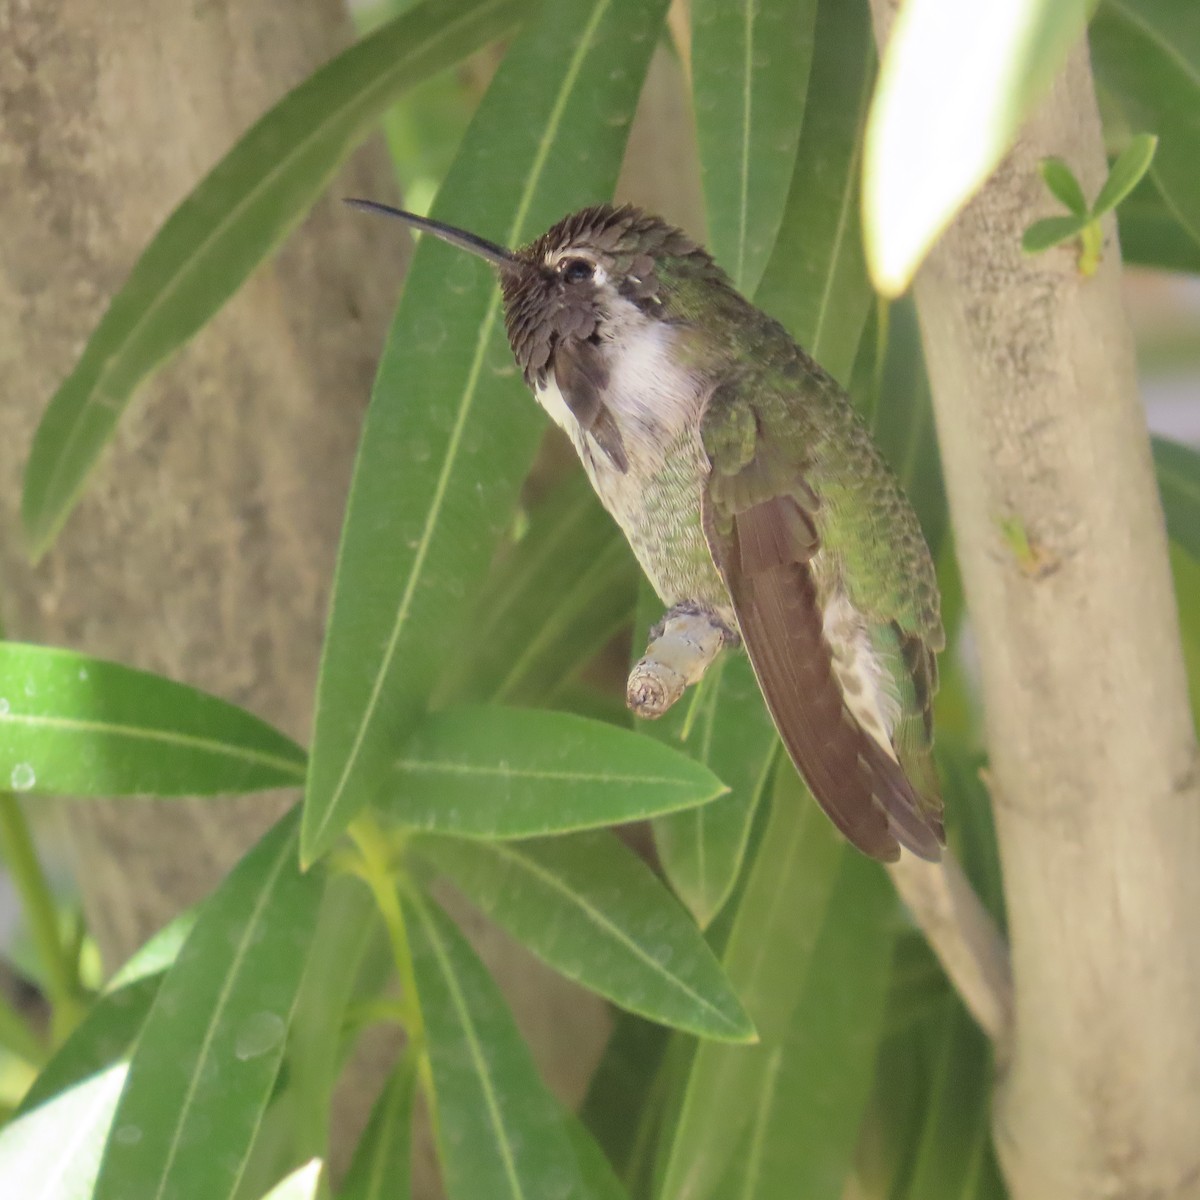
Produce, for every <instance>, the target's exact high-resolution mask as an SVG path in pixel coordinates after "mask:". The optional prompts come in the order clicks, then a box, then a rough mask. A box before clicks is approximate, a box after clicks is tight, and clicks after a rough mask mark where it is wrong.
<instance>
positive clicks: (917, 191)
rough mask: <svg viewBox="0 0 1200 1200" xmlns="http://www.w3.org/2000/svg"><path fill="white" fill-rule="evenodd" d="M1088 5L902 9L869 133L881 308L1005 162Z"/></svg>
mask: <svg viewBox="0 0 1200 1200" xmlns="http://www.w3.org/2000/svg"><path fill="white" fill-rule="evenodd" d="M1089 8H1090V4H1089V2H1088V0H1011V2H1010V3H1007V4H990V5H983V6H979V5H967V4H961V3H959V0H909V2H908V3H906V4H904V5H902V6H901V8H900V11H899V13H898V14H897V16H896V20H895V22H894V24H893V27H892V31H891V36H890V39H889V41H888V44H887V48H886V50H885V52H884V55H883V61H882V64H881V66H880V71H879V85H878V88H877V90H876V93H875V98H874V100H873V102H872V105H871V113H870V116H869V118H868V122H867V132H866V144H865V162H864V175H863V211H864V220H865V229H864V233H865V239H866V249H867V261H868V263H869V265H870V269H871V276H872V278H873V279H874V281H875V286H876V287H877V288H878V289H879V290H880V291H881V292H883V293H884V294H885V295H888V296H896V295H899V294H900V293H901V292H903V291H904V290H905V288H907V287H908V284H909V282H910V281H911V279H912V277H913V274H914V273H915V272H916V269H917V267H918V266H919V265H920V263H921V260H922V259H923V258H924V257H925V254H926V253H927V252H928V250H929V248H930V246H932V244H933V242H934V240H935V239H936V238H937V237H938V235H939V234H940V233H941V232H942V230H944V229H945V228H946V226H947V225H948V224H949V223H950V221H951V220H952V219H953V217H954V215H955V214H956V213H957V212H958V210H959V209H960V208H961V207H962V205H963V204H965V203H966V201H967V199H968V198H969V197H970V196H971V194H972V193H973V192H974V191H975V190H976V189H977V188H978V187H979V185H980V184H982V183H983V181H984V180H985V179H986V178H987V176H988V175H989V174H990V173H991V171H992V169H993V168H994V167H995V166H996V164H997V163H998V162H999V161H1000V158H1001V156H1002V155H1003V154H1004V153H1005V152H1006V151H1007V150H1008V148H1009V146H1010V145H1011V144H1012V141H1013V138H1014V137H1015V135H1016V132H1017V129H1018V127H1019V126H1020V123H1021V121H1022V120H1024V118H1025V116H1026V114H1027V113H1028V112H1029V110H1030V108H1031V106H1032V105H1033V103H1034V102H1035V101H1036V100H1037V99H1038V98H1039V97H1040V96H1041V95H1042V93H1044V92H1045V90H1046V89H1047V88H1048V87H1049V85H1050V82H1051V80H1052V79H1053V77H1054V75H1055V74H1056V73H1057V72H1058V70H1059V68H1060V67H1061V66H1062V64H1063V62H1064V61H1065V59H1066V56H1067V52H1068V50H1069V49H1070V48H1071V47H1072V46H1073V45H1074V44H1075V43H1076V42H1077V41H1078V39H1079V38H1080V37H1081V36H1082V34H1083V31H1084V27H1085V25H1086V23H1087V17H1088V11H1089Z"/></svg>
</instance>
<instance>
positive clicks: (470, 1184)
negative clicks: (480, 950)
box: [408, 901, 589, 1200]
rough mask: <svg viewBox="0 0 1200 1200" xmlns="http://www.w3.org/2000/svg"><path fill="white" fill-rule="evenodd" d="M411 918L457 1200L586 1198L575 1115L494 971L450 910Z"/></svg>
mask: <svg viewBox="0 0 1200 1200" xmlns="http://www.w3.org/2000/svg"><path fill="white" fill-rule="evenodd" d="M408 911H409V912H410V913H412V916H413V919H412V920H411V921H410V922H409V936H410V938H411V941H412V957H413V971H414V973H415V975H416V980H417V988H418V991H419V994H420V997H421V1011H422V1013H423V1014H424V1017H425V1033H426V1039H427V1045H428V1053H429V1061H430V1065H431V1067H432V1072H433V1090H434V1106H435V1109H436V1113H437V1119H436V1123H435V1128H436V1131H437V1139H438V1158H439V1160H440V1162H441V1167H442V1177H443V1180H444V1182H445V1185H446V1191H447V1193H448V1194H449V1196H450V1200H479V1198H480V1197H483V1196H486V1197H488V1198H489V1200H534V1198H535V1197H541V1196H555V1197H559V1198H561V1200H585V1198H587V1197H588V1194H589V1193H588V1189H587V1187H586V1185H585V1183H584V1181H583V1178H582V1175H581V1173H580V1168H579V1164H578V1160H577V1158H576V1154H575V1150H574V1147H573V1144H572V1141H571V1137H570V1133H569V1129H568V1118H567V1115H566V1113H564V1112H563V1110H562V1109H561V1108H559V1106H558V1103H557V1102H556V1101H555V1099H554V1098H553V1097H552V1096H551V1095H550V1093H549V1092H548V1091H547V1090H546V1086H545V1084H543V1083H542V1081H541V1079H539V1078H538V1074H537V1070H536V1068H535V1067H534V1065H533V1060H532V1058H531V1057H530V1054H529V1048H528V1047H527V1046H526V1045H525V1043H524V1041H523V1040H522V1038H521V1035H520V1033H518V1032H517V1027H516V1025H515V1024H514V1022H513V1019H512V1014H511V1013H509V1011H508V1008H507V1007H506V1006H505V1003H504V1000H503V998H502V997H501V995H500V993H499V991H498V990H497V988H496V985H495V984H494V983H493V982H492V980H491V977H490V976H489V975H488V973H487V970H486V968H485V967H484V966H483V964H482V963H481V962H480V961H479V959H478V958H476V957H475V954H474V952H473V951H472V950H471V948H470V946H468V945H467V943H466V941H465V940H464V938H463V936H462V934H461V933H459V932H458V930H457V929H456V928H455V927H454V924H453V922H451V921H450V919H449V918H448V917H447V916H445V914H443V913H442V912H441V910H440V909H436V908H433V907H432V906H428V905H427V904H426V903H425V902H424V901H416V902H414V903H412V904H411V905H410V906H409V908H408Z"/></svg>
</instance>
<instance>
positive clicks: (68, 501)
mask: <svg viewBox="0 0 1200 1200" xmlns="http://www.w3.org/2000/svg"><path fill="white" fill-rule="evenodd" d="M524 9H525V5H524V4H523V3H522V2H521V0H427V2H426V3H425V4H422V5H420V6H419V7H417V8H415V9H413V10H412V11H411V12H408V13H405V14H404V15H403V16H401V17H399V18H398V19H397V20H395V21H393V22H392V23H391V24H389V25H387V26H386V27H385V28H383V29H381V30H380V31H379V32H378V33H376V34H373V35H372V36H371V37H369V38H364V39H363V40H362V41H361V42H359V43H358V44H357V45H354V46H351V47H350V48H349V49H348V50H346V51H345V52H343V53H342V54H340V55H338V56H337V57H336V58H334V59H333V60H332V61H330V62H329V63H327V64H326V65H325V66H324V67H322V68H321V69H320V70H318V71H316V72H315V73H314V74H313V75H311V76H310V77H309V78H308V79H306V80H305V81H304V82H303V83H302V84H300V85H299V87H297V88H295V89H294V90H293V91H291V92H289V93H288V95H286V96H285V97H284V98H283V99H282V100H281V101H280V102H279V103H278V104H277V105H276V106H275V107H274V108H272V109H271V110H270V111H269V112H267V113H266V114H265V115H264V116H263V117H261V118H260V119H259V120H258V121H257V122H256V123H255V124H254V125H253V126H252V127H251V128H250V130H249V131H248V132H247V133H246V134H245V136H243V137H242V139H241V140H240V141H239V142H238V143H237V145H235V146H234V148H233V149H232V150H231V151H230V152H229V153H228V154H227V155H226V156H225V158H223V159H222V160H221V162H219V163H218V164H217V165H216V166H215V167H214V168H213V170H212V171H211V172H210V173H209V174H208V176H207V177H206V178H205V179H204V180H203V181H202V182H201V183H200V184H199V186H197V188H196V189H195V190H194V191H193V192H192V193H191V195H189V196H188V197H187V199H185V200H184V201H183V203H182V204H181V205H180V206H179V207H178V208H177V209H176V210H175V211H174V213H172V214H171V216H170V217H169V218H168V219H167V222H166V224H164V225H163V227H162V229H161V230H159V232H158V234H157V235H156V236H155V238H154V240H153V241H152V242H151V243H150V245H149V246H148V247H147V248H146V250H145V251H144V252H143V254H142V257H141V258H140V259H139V260H138V262H137V264H136V266H135V267H134V268H133V271H132V272H131V274H130V276H129V278H128V280H126V282H125V284H124V286H123V287H122V288H121V290H120V291H119V292H118V293H117V295H116V296H115V297H114V298H113V301H112V304H111V305H110V306H109V309H108V312H106V313H105V315H104V317H103V319H102V320H101V322H100V324H99V325H98V326H97V328H96V331H95V333H94V334H93V335H92V337H91V340H90V341H89V342H88V344H87V346H86V348H85V349H84V352H83V355H82V357H81V358H80V360H79V363H78V364H77V365H76V367H75V370H74V371H73V372H72V373H71V375H70V376H69V377H68V379H67V380H66V382H65V383H64V384H63V385H62V387H61V388H59V390H58V392H57V394H56V395H55V397H54V399H53V400H52V401H51V402H50V406H49V408H48V409H47V410H46V413H45V416H44V417H43V418H42V423H41V425H40V426H39V427H38V431H37V435H36V437H35V438H34V443H33V451H32V454H31V455H30V459H29V467H28V469H27V471H26V476H25V495H24V498H23V503H22V516H23V518H24V522H25V533H26V537H27V538H28V540H29V544H30V547H31V549H32V552H33V554H34V555H35V557H36V556H39V555H41V554H42V553H44V552H45V550H46V549H47V548H48V547H49V546H50V544H51V542H52V541H53V540H54V537H55V535H56V534H57V532H58V530H59V529H60V528H61V526H62V524H63V522H64V521H65V520H66V519H67V516H68V515H69V513H70V511H71V508H72V507H73V506H74V504H75V501H76V500H77V499H78V497H79V494H80V492H81V491H82V489H83V486H84V483H85V482H86V479H87V476H88V473H89V472H90V471H91V469H92V467H93V465H94V464H95V462H96V460H97V458H98V457H99V455H100V452H101V451H102V450H103V448H104V446H105V445H106V444H107V442H108V440H109V438H111V436H112V433H113V430H114V429H115V428H116V424H117V421H118V419H119V418H120V416H121V413H122V412H123V410H124V408H125V405H126V404H127V403H128V402H129V399H130V398H131V396H132V394H133V392H134V390H135V389H136V388H137V387H138V385H139V384H141V383H142V382H143V381H144V380H145V378H146V377H147V376H148V375H149V374H150V373H151V372H152V371H153V370H154V369H155V368H156V367H158V366H160V365H161V364H162V362H163V361H164V360H165V359H166V358H167V357H168V356H169V355H170V354H171V353H172V352H173V351H175V350H176V349H178V348H179V347H180V346H181V345H182V344H183V343H184V342H185V341H187V339H188V338H190V337H191V336H192V334H194V333H195V332H196V330H198V329H199V328H200V327H201V326H202V325H203V324H204V323H205V322H206V321H207V320H208V319H209V318H210V317H211V316H212V315H213V314H214V313H215V312H216V311H217V310H218V309H219V308H220V307H221V305H222V304H224V303H225V301H226V300H228V299H229V297H230V296H231V295H232V294H233V293H234V291H236V289H237V288H238V287H239V286H240V285H241V283H242V282H243V281H244V280H245V279H246V278H247V276H249V275H250V274H251V272H252V271H253V270H254V269H255V267H257V266H258V265H259V263H260V262H262V261H263V259H264V258H266V256H267V255H268V254H269V253H270V252H271V251H272V250H273V249H274V248H275V246H277V245H278V244H279V242H280V241H281V240H282V238H283V237H284V235H285V234H286V233H287V232H288V231H289V230H290V229H291V227H292V226H293V225H295V224H296V223H297V222H298V221H299V220H300V218H301V217H303V216H304V214H305V212H306V211H307V210H308V208H309V206H310V205H311V204H312V203H313V201H314V200H316V198H317V196H318V195H319V194H320V192H321V189H322V188H324V187H325V185H326V183H328V181H329V180H330V179H331V178H332V176H333V174H334V172H335V171H336V170H337V167H338V165H339V164H340V163H341V162H342V160H343V159H344V158H345V157H346V156H347V154H349V153H350V151H351V150H352V149H353V148H354V146H355V145H356V144H357V143H358V142H359V141H361V140H362V139H363V138H364V137H365V136H366V135H367V134H368V133H369V132H370V131H371V129H372V128H373V127H374V125H375V123H376V122H377V121H378V120H379V118H380V116H381V115H382V114H383V113H384V112H385V111H386V110H387V108H388V106H389V105H390V104H391V103H392V101H393V100H395V98H396V97H397V96H398V95H400V94H401V92H403V91H404V89H405V88H408V87H411V86H412V84H413V83H415V82H416V81H418V80H420V79H424V78H426V77H427V76H429V75H432V74H433V73H434V72H436V71H439V70H441V69H443V68H444V67H448V66H450V65H451V64H453V63H455V62H457V61H458V60H459V59H460V58H464V57H465V56H466V55H468V54H470V53H471V52H472V51H473V50H475V49H477V48H478V47H479V46H482V45H484V44H485V43H486V42H489V41H491V40H492V39H494V38H497V37H499V36H501V35H502V34H503V33H504V32H505V31H506V30H508V29H509V28H511V27H512V26H513V25H514V24H515V23H516V21H517V19H518V18H519V16H520V15H521V14H522V12H523V11H524Z"/></svg>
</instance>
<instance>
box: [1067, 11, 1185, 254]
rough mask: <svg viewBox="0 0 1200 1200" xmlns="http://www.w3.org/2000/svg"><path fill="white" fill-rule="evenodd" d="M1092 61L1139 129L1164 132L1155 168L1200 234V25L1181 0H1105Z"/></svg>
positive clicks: (1176, 208) (1092, 36) (1094, 29)
mask: <svg viewBox="0 0 1200 1200" xmlns="http://www.w3.org/2000/svg"><path fill="white" fill-rule="evenodd" d="M1088 38H1089V42H1090V44H1091V51H1092V66H1093V69H1094V71H1095V73H1096V79H1097V82H1098V83H1099V85H1100V86H1102V87H1103V88H1104V90H1105V91H1106V92H1107V93H1108V95H1109V96H1110V97H1111V98H1112V100H1113V101H1114V102H1115V103H1116V106H1117V107H1118V108H1119V109H1120V110H1121V112H1122V113H1123V114H1124V116H1125V119H1126V120H1127V121H1128V123H1129V125H1130V126H1131V127H1132V128H1134V129H1141V130H1147V131H1149V132H1150V133H1153V134H1157V135H1158V147H1157V151H1156V152H1155V154H1154V161H1153V162H1152V163H1151V164H1150V174H1151V176H1152V177H1153V179H1154V182H1155V184H1156V185H1157V187H1158V190H1159V191H1160V192H1161V194H1162V196H1163V198H1164V199H1165V200H1166V202H1167V204H1168V205H1169V206H1170V208H1171V210H1172V212H1174V214H1175V215H1176V216H1177V217H1178V219H1179V220H1180V221H1181V222H1182V223H1183V225H1184V226H1185V227H1186V228H1187V229H1188V230H1189V232H1190V233H1191V235H1192V237H1193V238H1195V239H1197V241H1200V182H1198V181H1197V177H1196V161H1197V158H1198V157H1200V124H1198V123H1197V122H1196V120H1195V113H1196V112H1197V110H1198V109H1200V25H1198V24H1197V22H1196V19H1195V10H1194V8H1193V7H1192V6H1191V5H1190V4H1187V3H1183V4H1181V3H1178V0H1137V2H1136V3H1134V2H1132V0H1105V2H1104V3H1103V4H1101V5H1100V7H1099V9H1098V10H1097V12H1096V16H1095V17H1094V19H1093V20H1092V24H1091V26H1090V28H1089V30H1088Z"/></svg>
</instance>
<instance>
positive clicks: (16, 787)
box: [8, 763, 37, 792]
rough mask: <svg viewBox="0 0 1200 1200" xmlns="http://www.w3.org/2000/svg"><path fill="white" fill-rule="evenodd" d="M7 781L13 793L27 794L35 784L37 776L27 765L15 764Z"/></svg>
mask: <svg viewBox="0 0 1200 1200" xmlns="http://www.w3.org/2000/svg"><path fill="white" fill-rule="evenodd" d="M8 779H9V783H10V784H11V785H12V790H13V791H14V792H27V791H29V789H30V788H31V787H33V785H34V784H35V783H37V775H36V774H35V773H34V770H33V767H31V766H30V765H29V763H17V765H16V766H15V767H13V769H12V774H11V775H10V776H9V777H8Z"/></svg>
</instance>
